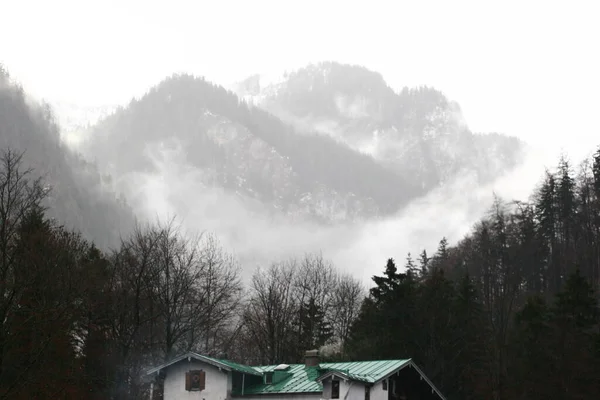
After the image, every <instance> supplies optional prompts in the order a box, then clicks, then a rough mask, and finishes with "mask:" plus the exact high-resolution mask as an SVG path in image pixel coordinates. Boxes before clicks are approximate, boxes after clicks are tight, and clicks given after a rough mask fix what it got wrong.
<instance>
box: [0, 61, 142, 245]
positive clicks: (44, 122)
mask: <svg viewBox="0 0 600 400" xmlns="http://www.w3.org/2000/svg"><path fill="white" fill-rule="evenodd" d="M8 148H10V149H12V150H14V151H16V152H19V153H24V154H23V164H24V165H25V166H27V167H28V168H33V169H34V172H35V174H37V175H42V176H43V177H44V182H45V183H46V185H47V186H48V187H49V188H50V189H51V191H50V194H49V196H48V198H47V199H46V202H47V204H46V205H47V206H48V208H49V211H48V212H49V216H50V217H53V218H56V219H57V221H58V222H59V223H62V224H65V225H66V226H67V227H69V228H70V229H76V230H79V231H81V232H82V234H83V235H84V237H86V238H88V239H91V240H93V241H94V242H95V243H96V244H97V245H99V246H100V247H107V246H113V245H116V244H118V242H119V236H120V234H121V233H127V232H129V231H130V230H131V228H132V227H133V224H134V215H133V212H132V210H131V209H130V207H129V206H128V205H127V203H126V202H125V200H124V199H122V198H118V196H117V195H116V194H115V193H114V192H112V191H111V190H110V184H109V181H110V177H108V176H106V175H103V174H101V173H100V172H99V171H98V170H97V169H96V166H95V165H94V164H91V163H89V162H87V161H85V160H83V159H82V158H81V157H79V156H78V155H76V154H75V153H73V152H72V151H71V150H69V148H68V147H67V146H65V145H64V144H63V143H62V142H61V140H60V133H59V128H58V126H57V124H56V123H55V120H54V117H53V115H52V111H51V109H50V107H49V106H47V105H44V104H41V105H40V104H37V103H35V102H34V101H33V100H32V99H30V98H28V96H27V94H26V93H24V91H23V89H22V88H21V87H19V86H18V85H16V84H14V83H13V82H11V80H10V77H9V74H8V72H7V71H6V70H4V69H3V68H2V67H1V66H0V149H2V150H6V149H8Z"/></svg>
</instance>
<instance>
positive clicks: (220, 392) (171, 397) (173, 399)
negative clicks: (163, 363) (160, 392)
mask: <svg viewBox="0 0 600 400" xmlns="http://www.w3.org/2000/svg"><path fill="white" fill-rule="evenodd" d="M193 369H202V370H204V373H205V378H206V379H205V389H204V390H202V391H199V392H198V391H187V390H185V373H186V372H188V371H189V370H193ZM166 372H167V376H166V377H165V386H164V389H165V391H164V399H165V400H192V399H194V400H226V399H227V398H228V394H229V393H231V378H230V376H231V375H230V374H229V373H228V372H227V371H219V368H217V367H214V366H212V365H210V364H205V363H203V362H200V361H197V360H192V361H191V362H188V361H187V360H183V361H181V362H178V363H177V364H173V365H171V366H169V367H168V368H167V371H166Z"/></svg>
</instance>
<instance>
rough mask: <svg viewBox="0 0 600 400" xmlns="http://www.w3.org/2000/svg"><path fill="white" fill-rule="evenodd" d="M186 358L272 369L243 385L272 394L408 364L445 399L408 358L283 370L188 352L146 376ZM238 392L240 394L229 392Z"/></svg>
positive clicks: (314, 388) (255, 371)
mask: <svg viewBox="0 0 600 400" xmlns="http://www.w3.org/2000/svg"><path fill="white" fill-rule="evenodd" d="M186 358H190V359H194V360H198V361H201V362H205V363H207V364H210V365H213V366H215V367H218V368H220V369H223V370H225V371H235V372H239V373H242V374H248V375H254V376H260V377H262V376H264V373H265V372H272V373H273V378H272V383H270V384H265V383H263V381H261V383H254V384H251V385H248V386H246V387H244V389H243V394H245V395H255V394H274V393H320V392H322V391H323V384H322V382H323V380H325V379H327V378H328V377H331V376H338V377H341V378H343V379H348V380H353V381H358V382H362V383H364V384H366V385H373V384H375V383H377V382H379V381H381V380H383V379H386V378H388V377H390V376H391V375H393V374H395V373H397V372H398V371H400V370H401V369H403V368H405V367H407V366H409V367H413V368H415V370H416V371H417V372H418V373H419V374H420V375H421V377H422V378H423V379H424V380H425V381H426V382H427V383H428V384H429V385H430V386H431V388H432V390H433V391H435V392H436V393H437V394H438V395H439V397H440V398H441V399H443V400H445V398H444V396H443V395H442V394H441V393H440V392H439V390H438V389H437V388H436V387H435V386H434V385H433V383H432V382H431V381H430V380H429V379H428V378H427V376H425V374H424V373H423V371H421V370H420V369H419V368H418V367H417V366H416V365H415V364H414V363H413V361H412V360H411V359H404V360H380V361H352V362H339V363H321V364H319V366H316V367H307V366H305V365H304V364H291V365H289V368H287V369H285V370H277V367H278V365H266V366H258V367H250V366H246V365H242V364H238V363H235V362H232V361H228V360H220V359H216V358H212V357H207V356H203V355H200V354H197V353H193V352H189V353H186V354H183V355H181V356H179V357H177V358H175V359H173V360H171V361H170V362H168V363H165V364H162V365H160V366H158V367H155V368H152V369H150V370H148V372H147V373H146V375H151V374H154V373H156V372H159V371H160V370H162V369H163V368H167V367H169V366H171V365H173V364H175V363H178V362H180V361H182V360H185V359H186ZM232 394H234V395H239V394H241V393H232Z"/></svg>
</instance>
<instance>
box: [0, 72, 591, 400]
mask: <svg viewBox="0 0 600 400" xmlns="http://www.w3.org/2000/svg"><path fill="white" fill-rule="evenodd" d="M0 72H1V71H0ZM0 76H2V74H0ZM0 84H2V81H0ZM15 98H16V99H18V101H17V102H15V101H14V99H15ZM0 100H2V101H3V102H4V103H2V104H0V111H2V110H4V111H2V112H4V113H5V114H0V129H1V131H0V133H1V134H2V135H5V134H6V135H8V134H9V133H10V134H14V135H17V134H18V133H21V134H23V135H24V132H25V130H29V129H31V130H35V132H36V133H38V134H39V135H40V136H39V137H40V138H42V137H44V136H43V135H45V134H47V133H48V130H47V129H46V128H40V127H43V126H47V122H48V120H47V119H45V118H44V117H43V114H41V115H38V114H31V113H26V112H24V111H19V110H21V109H20V108H18V107H17V108H16V109H13V108H10V107H14V104H17V105H21V104H23V105H24V104H25V100H24V95H23V93H22V92H19V91H18V90H15V89H14V88H12V87H9V88H8V89H6V88H0ZM19 107H20V106H19ZM18 112H22V114H17V115H21V117H20V119H15V118H14V115H15V113H18ZM32 115H34V116H35V115H37V116H38V117H39V118H38V117H36V118H33V117H32ZM9 117H10V118H9ZM6 121H11V122H10V124H9V123H7V122H6ZM14 121H17V122H14ZM19 121H21V122H19ZM22 121H32V122H31V123H29V125H28V124H24V123H22ZM36 124H37V125H36ZM6 132H8V133H6ZM15 132H16V133H15ZM50 132H52V130H50ZM0 137H3V136H1V135H0ZM33 138H34V139H32V141H31V145H32V146H33V148H36V147H35V146H37V143H39V141H41V140H42V139H39V140H35V136H33ZM48 143H55V145H56V143H58V142H48ZM3 147H4V148H3V150H2V153H1V155H0V275H1V279H0V321H1V322H0V399H35V398H40V399H41V398H44V399H46V398H63V399H81V398H87V399H136V398H143V396H144V394H145V390H146V389H147V386H146V385H145V382H144V380H143V371H144V370H145V369H146V368H149V367H150V366H153V365H155V364H156V363H160V362H162V361H164V360H165V359H168V358H170V357H172V356H174V355H177V354H179V353H181V352H184V351H188V350H194V351H198V352H200V353H203V354H207V355H211V356H214V357H226V358H228V359H232V360H235V361H239V362H242V363H247V364H267V363H280V362H288V363H293V362H301V361H302V354H303V352H304V350H306V349H309V348H320V349H321V350H322V358H323V359H326V360H367V359H389V358H409V357H410V358H413V359H414V360H415V362H416V363H417V364H418V365H419V366H421V367H422V369H423V370H424V372H425V373H426V374H427V375H428V376H429V377H430V378H431V379H432V381H433V382H434V383H435V384H436V385H437V386H438V387H439V388H440V390H441V391H442V393H444V394H445V395H446V397H447V398H448V399H498V400H500V399H530V398H548V399H593V398H599V397H600V374H599V373H598V371H600V313H599V308H598V293H599V289H600V287H599V286H600V150H598V151H597V152H596V153H595V155H594V156H593V157H592V158H591V159H590V160H588V161H587V162H585V163H583V164H582V165H581V166H578V167H577V168H575V167H573V166H571V165H570V164H569V162H568V161H567V160H566V159H562V160H560V161H559V163H558V167H557V168H556V170H555V171H549V172H548V173H547V175H546V176H544V177H541V178H542V180H541V182H540V185H539V187H538V188H532V189H533V190H532V197H531V199H529V200H528V201H526V202H525V201H521V202H507V201H503V200H501V199H497V200H496V201H495V202H494V204H492V205H490V212H489V214H488V215H487V216H485V218H483V219H482V220H481V221H480V223H478V224H477V225H476V226H475V227H474V228H473V231H472V232H471V233H470V234H469V235H468V236H466V237H465V238H464V239H463V240H461V241H460V242H459V243H457V244H456V245H454V246H451V245H449V244H448V243H447V242H446V240H442V241H441V242H440V245H439V248H438V250H437V252H436V253H435V254H432V255H428V254H427V253H426V252H425V251H423V252H421V253H420V255H419V256H418V257H415V258H413V257H411V256H410V255H409V256H408V258H407V260H406V262H399V263H397V262H396V261H394V260H392V259H390V260H388V261H387V264H386V263H385V260H381V262H382V273H381V274H380V275H378V276H375V277H373V283H372V287H370V288H363V287H362V285H361V284H360V282H358V281H357V280H356V279H355V278H353V277H351V276H349V275H346V274H345V273H344V270H343V266H334V265H332V264H331V263H329V262H328V261H327V260H326V259H324V258H323V257H322V256H321V255H320V254H305V255H298V257H297V258H293V259H289V260H274V262H273V263H272V264H269V265H264V266H263V267H262V268H260V269H258V270H257V271H256V272H255V274H254V276H253V277H252V280H251V281H250V282H249V283H248V284H246V285H244V284H243V283H242V282H241V281H240V279H239V276H240V275H239V271H240V269H241V268H243V266H242V265H239V263H238V262H237V261H236V258H235V257H234V256H233V255H232V254H230V253H229V252H228V251H227V249H225V248H223V247H222V246H221V245H220V244H219V241H218V239H217V238H216V237H215V236H213V235H211V234H203V235H198V236H194V235H192V234H190V233H189V232H184V231H183V230H182V229H181V228H180V227H179V226H178V224H177V222H176V220H173V221H170V222H166V223H156V224H138V225H137V227H136V229H134V230H133V232H132V233H131V234H128V235H125V236H123V237H122V238H121V240H120V241H119V242H118V243H116V244H114V245H111V246H106V245H105V244H103V245H100V244H94V243H92V242H90V241H88V240H86V239H84V237H86V236H84V235H81V234H80V233H78V232H76V231H74V230H73V229H71V228H67V227H65V226H63V225H61V224H62V222H61V220H60V219H59V218H57V216H56V214H53V212H54V210H53V208H55V207H61V203H60V202H57V201H49V199H50V200H51V199H52V198H60V196H61V195H62V191H65V192H66V189H65V186H60V185H54V184H53V185H48V184H47V182H45V181H44V179H43V177H42V178H40V177H39V176H38V174H37V173H36V171H35V170H34V169H31V165H32V164H34V163H32V162H30V160H35V158H33V159H32V158H31V156H28V150H26V151H25V152H23V151H20V150H14V149H11V148H10V147H6V146H3ZM92 176H95V175H92ZM72 182H73V183H72V184H73V185H76V184H77V182H79V181H77V180H76V179H75V178H73V180H72ZM383 193H384V192H383V191H382V192H381V194H383ZM82 196H83V195H82ZM86 196H89V195H86ZM81 201H82V202H85V201H86V197H81ZM90 201H92V200H91V198H90ZM101 204H108V203H101ZM83 206H85V204H84V205H82V207H83ZM63 207H64V206H63ZM107 207H108V206H107ZM111 207H112V206H111ZM116 209H120V208H116ZM73 210H76V209H75V208H74V209H73ZM106 210H112V208H107V209H106ZM62 212H64V213H66V212H68V208H67V209H64V208H63V211H62ZM92 215H102V217H103V218H104V220H103V221H102V222H98V223H104V224H106V223H107V221H109V222H110V221H113V220H114V219H118V218H117V217H116V216H111V215H110V214H109V213H108V212H104V213H101V214H92ZM95 218H98V219H102V218H100V217H98V216H97V217H95ZM115 223H116V222H115ZM423 223H431V221H423ZM367 289H368V290H367Z"/></svg>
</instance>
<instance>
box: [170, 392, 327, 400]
mask: <svg viewBox="0 0 600 400" xmlns="http://www.w3.org/2000/svg"><path fill="white" fill-rule="evenodd" d="M321 398H322V397H321V394H320V393H315V394H309V393H304V394H303V393H300V394H291V393H287V394H286V393H281V394H267V395H263V396H239V397H233V399H239V400H320V399H321ZM165 400H166V399H165ZM206 400H209V399H206Z"/></svg>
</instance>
